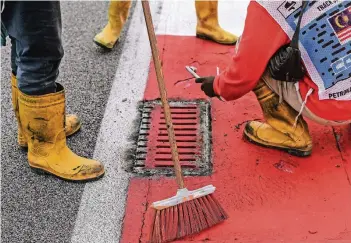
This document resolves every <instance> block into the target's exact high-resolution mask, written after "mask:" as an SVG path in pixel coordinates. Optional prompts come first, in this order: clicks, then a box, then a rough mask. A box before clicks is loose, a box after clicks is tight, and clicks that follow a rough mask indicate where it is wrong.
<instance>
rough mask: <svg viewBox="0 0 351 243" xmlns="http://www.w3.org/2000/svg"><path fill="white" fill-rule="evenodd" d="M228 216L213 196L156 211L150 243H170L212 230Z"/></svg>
mask: <svg viewBox="0 0 351 243" xmlns="http://www.w3.org/2000/svg"><path fill="white" fill-rule="evenodd" d="M227 218H228V216H227V214H226V212H225V211H224V210H223V208H222V207H221V205H220V204H219V202H218V201H217V200H216V199H215V197H213V196H212V195H211V194H210V195H206V196H203V197H200V198H196V199H193V200H190V201H187V202H184V203H181V204H178V205H175V206H173V207H169V208H165V209H162V210H156V213H155V218H154V225H153V229H152V232H151V240H150V243H163V242H170V241H174V240H177V239H181V238H184V237H186V236H189V235H193V234H196V233H199V232H201V231H202V230H205V229H207V228H210V227H212V226H214V225H216V224H218V223H220V222H222V221H224V220H225V219H227Z"/></svg>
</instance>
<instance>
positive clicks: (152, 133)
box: [134, 100, 212, 175]
mask: <svg viewBox="0 0 351 243" xmlns="http://www.w3.org/2000/svg"><path fill="white" fill-rule="evenodd" d="M170 108H171V114H172V120H173V126H174V132H175V137H176V140H177V146H178V152H179V159H180V164H181V166H182V167H183V168H184V170H183V172H184V174H185V175H204V174H208V173H211V172H212V170H211V168H212V167H211V161H210V159H211V156H210V153H211V140H210V139H211V135H210V127H211V122H210V116H209V114H210V105H209V103H208V102H206V101H200V100H199V101H182V102H180V101H171V102H170ZM140 111H141V121H140V128H139V136H138V140H137V148H136V154H135V160H134V172H136V173H140V174H143V175H154V174H159V175H173V169H172V167H173V162H172V153H171V148H170V143H169V139H168V133H167V127H166V123H165V117H164V113H163V109H162V105H161V103H160V102H159V101H145V102H144V103H143V105H142V107H140Z"/></svg>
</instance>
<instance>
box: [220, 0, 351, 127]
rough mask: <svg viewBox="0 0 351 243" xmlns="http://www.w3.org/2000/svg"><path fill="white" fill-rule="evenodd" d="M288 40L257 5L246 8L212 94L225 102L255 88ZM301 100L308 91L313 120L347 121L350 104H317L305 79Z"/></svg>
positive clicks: (311, 86) (308, 101) (307, 78)
mask: <svg viewBox="0 0 351 243" xmlns="http://www.w3.org/2000/svg"><path fill="white" fill-rule="evenodd" d="M289 42H290V39H289V37H288V36H287V35H286V34H285V32H284V31H283V30H282V29H281V27H280V26H279V25H278V24H277V23H276V22H275V20H274V19H273V18H272V17H271V16H270V15H269V13H268V12H267V11H266V10H265V9H264V8H263V7H262V6H261V5H259V4H258V3H257V2H254V1H252V2H250V4H249V6H248V11H247V16H246V20H245V27H244V31H243V34H242V36H241V38H240V42H239V44H238V45H239V46H238V47H237V50H236V53H235V54H234V56H233V59H232V62H231V64H230V66H229V67H228V68H227V69H226V70H225V71H224V72H223V73H221V74H220V75H219V76H217V77H216V78H215V81H214V85H213V86H214V91H215V93H216V94H218V95H220V96H222V97H223V98H224V99H226V100H235V99H238V98H240V97H241V96H243V95H245V94H247V93H248V92H250V91H251V90H253V89H254V88H255V86H256V85H257V83H258V81H259V80H260V78H261V76H262V75H263V73H264V71H265V70H266V67H267V64H268V62H269V59H270V58H271V57H272V56H273V54H274V53H275V52H276V51H277V50H278V49H279V48H280V47H281V46H283V45H284V44H287V43H289ZM299 86H300V95H301V97H302V99H304V98H305V97H306V94H307V92H308V90H309V89H310V88H313V89H314V90H315V91H314V92H313V93H312V94H311V95H310V96H309V97H308V100H307V104H306V106H307V107H308V109H309V110H310V111H311V112H313V113H314V114H315V115H316V116H319V117H321V118H323V119H326V120H332V121H348V120H351V101H337V100H319V97H318V92H317V91H318V88H317V86H316V85H315V84H314V83H313V82H312V81H311V79H310V78H309V77H308V76H305V77H304V79H303V80H301V81H300V82H299Z"/></svg>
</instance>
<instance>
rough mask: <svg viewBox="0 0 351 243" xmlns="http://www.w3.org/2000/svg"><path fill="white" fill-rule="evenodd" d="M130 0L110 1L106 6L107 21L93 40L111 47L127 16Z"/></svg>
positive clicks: (100, 44)
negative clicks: (107, 6)
mask: <svg viewBox="0 0 351 243" xmlns="http://www.w3.org/2000/svg"><path fill="white" fill-rule="evenodd" d="M130 4H131V1H111V2H110V6H109V8H108V23H107V25H106V26H105V28H104V29H103V30H102V31H101V32H100V33H99V34H97V35H96V36H95V37H94V42H95V43H96V44H97V45H98V46H101V47H103V48H106V49H112V48H113V46H114V45H115V44H116V42H117V40H118V38H119V36H120V35H121V31H122V29H123V26H124V24H125V22H126V20H127V18H128V13H129V8H130Z"/></svg>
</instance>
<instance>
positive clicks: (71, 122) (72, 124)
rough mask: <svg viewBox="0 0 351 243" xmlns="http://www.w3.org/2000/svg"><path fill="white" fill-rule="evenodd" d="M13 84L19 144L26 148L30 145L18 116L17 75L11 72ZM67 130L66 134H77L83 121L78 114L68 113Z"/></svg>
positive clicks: (13, 100)
mask: <svg viewBox="0 0 351 243" xmlns="http://www.w3.org/2000/svg"><path fill="white" fill-rule="evenodd" d="M11 86H12V106H13V110H14V112H15V115H16V118H17V124H18V129H17V130H18V132H17V141H18V145H19V146H21V147H23V148H26V147H27V146H28V145H27V144H28V143H27V139H26V138H25V137H24V136H23V133H22V128H21V126H20V120H19V116H18V88H17V79H16V76H15V75H13V74H11ZM65 124H66V126H65V132H66V136H67V137H68V136H71V135H73V134H75V133H76V132H77V131H78V130H79V129H80V127H81V122H80V120H79V118H78V116H76V115H72V114H68V115H66V121H65Z"/></svg>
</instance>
